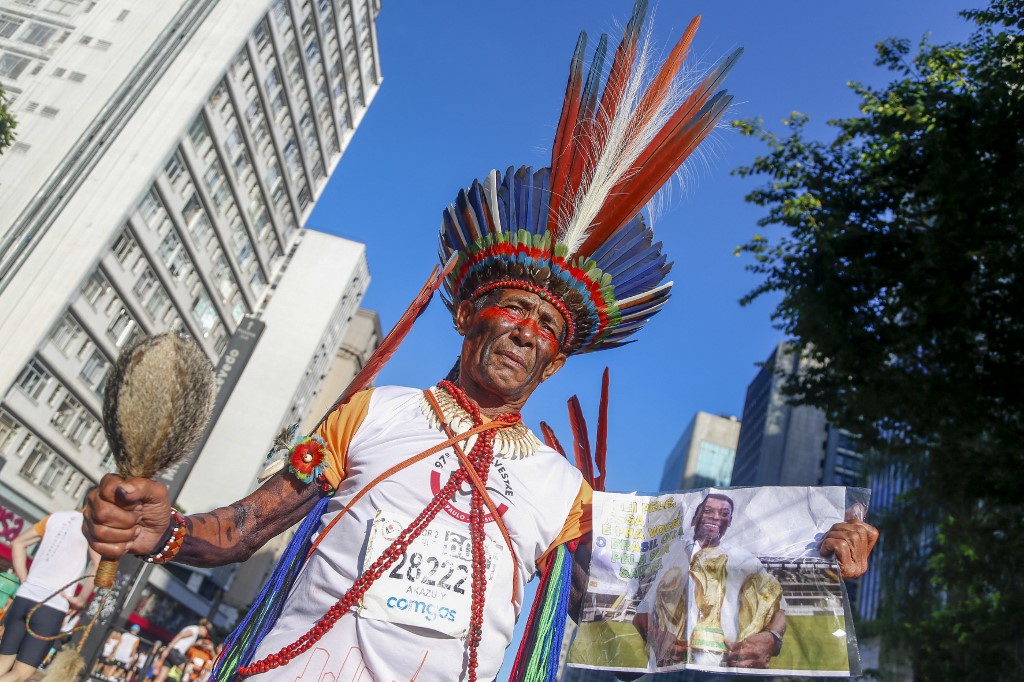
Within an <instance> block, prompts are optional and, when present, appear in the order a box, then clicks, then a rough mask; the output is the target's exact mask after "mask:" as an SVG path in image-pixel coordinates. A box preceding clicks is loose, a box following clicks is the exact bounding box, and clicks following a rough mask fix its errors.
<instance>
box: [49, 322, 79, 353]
mask: <svg viewBox="0 0 1024 682" xmlns="http://www.w3.org/2000/svg"><path fill="white" fill-rule="evenodd" d="M81 336H82V328H81V327H80V326H79V325H78V323H77V322H75V319H74V318H73V317H71V315H69V314H68V313H64V317H62V318H60V321H59V322H57V324H56V325H55V326H54V327H53V331H52V332H50V342H51V343H53V345H54V346H56V347H57V348H58V349H59V350H60V352H61V353H64V355H67V354H68V351H69V349H70V348H71V346H73V345H74V344H75V342H76V341H78V339H80V338H81Z"/></svg>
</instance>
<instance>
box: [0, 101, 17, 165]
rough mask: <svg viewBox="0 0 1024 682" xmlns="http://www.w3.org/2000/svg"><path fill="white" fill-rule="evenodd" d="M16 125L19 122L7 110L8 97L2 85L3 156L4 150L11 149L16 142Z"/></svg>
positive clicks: (0, 149) (0, 141)
mask: <svg viewBox="0 0 1024 682" xmlns="http://www.w3.org/2000/svg"><path fill="white" fill-rule="evenodd" d="M16 125H17V121H15V120H14V117H13V116H11V112H10V111H8V110H7V96H6V94H5V93H4V88H3V86H2V85H0V154H3V152H4V149H6V148H7V147H10V146H11V144H12V143H13V142H14V127H15V126H16Z"/></svg>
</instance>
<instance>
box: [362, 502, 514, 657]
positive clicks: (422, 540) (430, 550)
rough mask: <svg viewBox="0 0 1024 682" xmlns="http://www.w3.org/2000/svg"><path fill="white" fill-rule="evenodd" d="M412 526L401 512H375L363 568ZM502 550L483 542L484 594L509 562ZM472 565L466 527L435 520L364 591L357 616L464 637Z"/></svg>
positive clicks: (499, 545)
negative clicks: (498, 568) (497, 570)
mask: <svg viewBox="0 0 1024 682" xmlns="http://www.w3.org/2000/svg"><path fill="white" fill-rule="evenodd" d="M411 522H412V519H410V518H408V517H405V516H402V515H401V514H397V513H395V512H390V511H382V510H378V511H377V516H376V518H375V519H374V521H373V524H372V525H371V527H370V537H369V539H368V541H367V545H366V563H365V564H364V565H365V566H370V565H372V564H373V562H375V561H376V560H377V559H378V558H379V557H380V556H381V554H383V553H384V551H385V550H386V549H387V548H388V547H390V546H391V543H393V542H394V541H395V539H396V538H397V537H398V535H399V533H401V532H402V531H403V530H404V529H405V527H406V526H407V525H409V524H410V523H411ZM504 550H505V547H504V545H502V544H500V543H498V542H495V541H494V540H491V539H489V538H485V540H484V552H485V555H486V557H487V568H486V570H485V574H486V576H487V590H486V592H490V588H491V578H492V577H493V576H494V570H495V566H496V563H495V562H497V561H501V560H502V559H504V560H506V561H507V560H508V559H507V558H505V557H503V556H502V555H503V553H504ZM472 567H473V551H472V543H471V540H470V535H469V528H468V527H466V526H463V527H458V526H454V525H448V524H447V523H444V522H442V521H439V520H438V519H437V518H435V519H434V520H433V521H431V522H430V524H429V525H428V526H427V527H426V528H425V529H423V532H422V533H420V535H419V537H417V538H416V540H414V541H413V542H411V543H410V544H409V546H408V547H407V548H406V550H405V551H404V552H403V553H402V555H401V556H400V557H398V559H397V560H396V561H395V563H393V564H392V565H391V567H390V568H389V569H387V570H386V571H384V573H383V574H382V575H381V576H380V578H378V579H377V580H376V581H375V582H374V583H373V585H372V586H371V587H370V589H369V590H367V591H366V594H364V595H363V599H362V608H361V609H360V611H359V615H360V616H362V617H364V618H373V619H375V620H385V621H389V622H392V623H399V624H402V625H413V626H416V627H422V628H427V629H430V630H434V631H436V632H440V633H442V634H445V635H448V636H450V637H458V638H464V637H465V636H466V633H467V632H468V631H469V616H470V608H471V606H472V600H473V568H472ZM485 596H486V595H485Z"/></svg>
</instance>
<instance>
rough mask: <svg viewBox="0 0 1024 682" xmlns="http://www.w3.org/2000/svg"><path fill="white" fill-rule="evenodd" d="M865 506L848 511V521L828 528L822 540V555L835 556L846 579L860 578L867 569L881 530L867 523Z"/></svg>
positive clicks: (854, 507) (860, 505)
mask: <svg viewBox="0 0 1024 682" xmlns="http://www.w3.org/2000/svg"><path fill="white" fill-rule="evenodd" d="M865 511H866V510H865V508H864V505H862V504H855V505H853V506H852V507H850V508H849V509H847V510H846V521H844V522H843V523H837V524H835V525H834V526H832V528H830V529H829V531H828V533H826V534H825V537H824V538H823V539H822V541H821V555H822V556H830V555H832V554H835V557H836V559H837V560H838V561H839V570H840V571H841V572H842V574H843V577H844V578H847V579H849V578H859V577H860V576H862V575H864V574H865V573H866V572H867V570H868V556H869V555H870V554H871V550H872V549H874V547H875V543H876V542H878V529H877V528H875V527H874V526H872V525H870V524H868V523H865V522H864V513H865Z"/></svg>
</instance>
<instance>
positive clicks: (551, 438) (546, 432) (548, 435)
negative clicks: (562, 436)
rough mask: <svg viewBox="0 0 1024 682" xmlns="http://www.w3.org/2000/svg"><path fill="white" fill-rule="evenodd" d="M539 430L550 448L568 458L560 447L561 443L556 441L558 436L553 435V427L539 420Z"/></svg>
mask: <svg viewBox="0 0 1024 682" xmlns="http://www.w3.org/2000/svg"><path fill="white" fill-rule="evenodd" d="M540 432H541V434H542V435H543V436H544V443H545V444H546V445H547V446H548V447H549V448H551V449H552V450H554V451H556V452H557V453H558V454H560V455H561V456H562V457H565V458H566V459H569V456H568V455H567V454H565V449H564V448H563V447H562V444H561V443H559V442H558V437H557V436H555V430H554V429H552V428H551V427H550V426H548V425H547V423H546V422H541V423H540Z"/></svg>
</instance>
